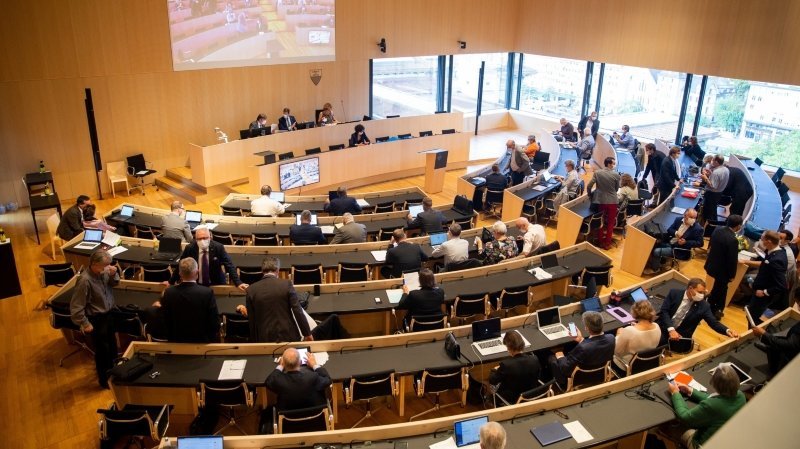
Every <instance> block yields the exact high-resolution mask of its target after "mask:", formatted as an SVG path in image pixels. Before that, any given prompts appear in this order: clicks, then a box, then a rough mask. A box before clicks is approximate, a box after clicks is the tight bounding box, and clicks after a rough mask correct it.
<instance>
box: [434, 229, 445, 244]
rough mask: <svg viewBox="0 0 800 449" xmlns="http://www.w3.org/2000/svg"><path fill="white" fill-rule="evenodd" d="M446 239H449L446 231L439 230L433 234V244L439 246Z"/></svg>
mask: <svg viewBox="0 0 800 449" xmlns="http://www.w3.org/2000/svg"><path fill="white" fill-rule="evenodd" d="M446 241H447V233H446V232H437V233H436V234H431V246H438V245H441V244H442V243H444V242H446Z"/></svg>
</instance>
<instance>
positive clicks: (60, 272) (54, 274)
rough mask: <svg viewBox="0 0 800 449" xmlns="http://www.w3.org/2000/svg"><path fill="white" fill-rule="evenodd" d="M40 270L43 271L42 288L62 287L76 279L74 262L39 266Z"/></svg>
mask: <svg viewBox="0 0 800 449" xmlns="http://www.w3.org/2000/svg"><path fill="white" fill-rule="evenodd" d="M39 268H40V269H41V270H42V272H41V274H42V278H41V279H42V288H44V287H47V286H48V285H55V286H57V287H61V286H63V285H64V284H66V283H67V282H69V280H70V279H72V278H73V277H75V267H73V266H72V262H67V263H52V264H45V265H39Z"/></svg>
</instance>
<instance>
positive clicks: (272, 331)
mask: <svg viewBox="0 0 800 449" xmlns="http://www.w3.org/2000/svg"><path fill="white" fill-rule="evenodd" d="M280 269H281V265H280V261H279V260H278V259H277V258H276V257H272V256H268V257H266V258H264V262H263V263H262V265H261V271H262V272H263V273H264V277H263V278H262V279H261V280H260V281H258V282H256V283H254V284H253V285H251V286H250V288H248V289H247V295H246V298H245V299H246V301H247V306H246V307H247V308H246V309H241V310H240V308H238V307H237V310H239V311H240V312H241V313H244V314H245V315H247V317H248V320H249V322H250V341H251V342H253V343H278V342H283V341H300V340H305V341H311V340H313V339H314V337H312V336H311V328H310V327H309V325H308V320H306V316H305V314H304V313H303V308H302V307H300V301H299V300H298V299H297V292H296V291H295V290H294V285H292V282H291V281H288V280H286V279H281V278H279V277H278V272H279V271H280Z"/></svg>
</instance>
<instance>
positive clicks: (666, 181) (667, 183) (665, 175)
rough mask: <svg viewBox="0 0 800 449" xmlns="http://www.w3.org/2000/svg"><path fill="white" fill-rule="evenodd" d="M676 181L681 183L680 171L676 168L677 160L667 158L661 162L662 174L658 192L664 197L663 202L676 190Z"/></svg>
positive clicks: (659, 178)
mask: <svg viewBox="0 0 800 449" xmlns="http://www.w3.org/2000/svg"><path fill="white" fill-rule="evenodd" d="M675 181H680V178H678V170H677V169H676V168H675V160H674V159H672V158H671V157H669V156H667V157H665V158H664V160H663V161H662V162H661V172H660V174H659V175H658V190H659V191H661V195H662V196H663V197H662V198H661V201H664V199H665V198H666V195H668V194H669V193H670V192H672V189H674V188H675Z"/></svg>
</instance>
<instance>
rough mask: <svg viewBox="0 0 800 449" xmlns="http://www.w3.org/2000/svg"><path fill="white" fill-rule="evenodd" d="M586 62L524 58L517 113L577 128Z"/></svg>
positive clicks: (542, 57) (534, 57)
mask: <svg viewBox="0 0 800 449" xmlns="http://www.w3.org/2000/svg"><path fill="white" fill-rule="evenodd" d="M585 78H586V62H585V61H575V60H572V59H561V58H550V57H547V56H537V55H528V54H526V55H525V56H524V58H523V60H522V87H521V88H520V93H521V95H520V104H519V109H520V110H521V111H529V112H534V113H537V114H542V115H544V116H547V117H550V118H552V119H554V120H558V119H560V118H561V117H566V118H567V119H568V120H570V121H572V122H573V123H575V124H577V123H578V120H579V119H580V114H581V101H582V100H583V82H584V80H585Z"/></svg>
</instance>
